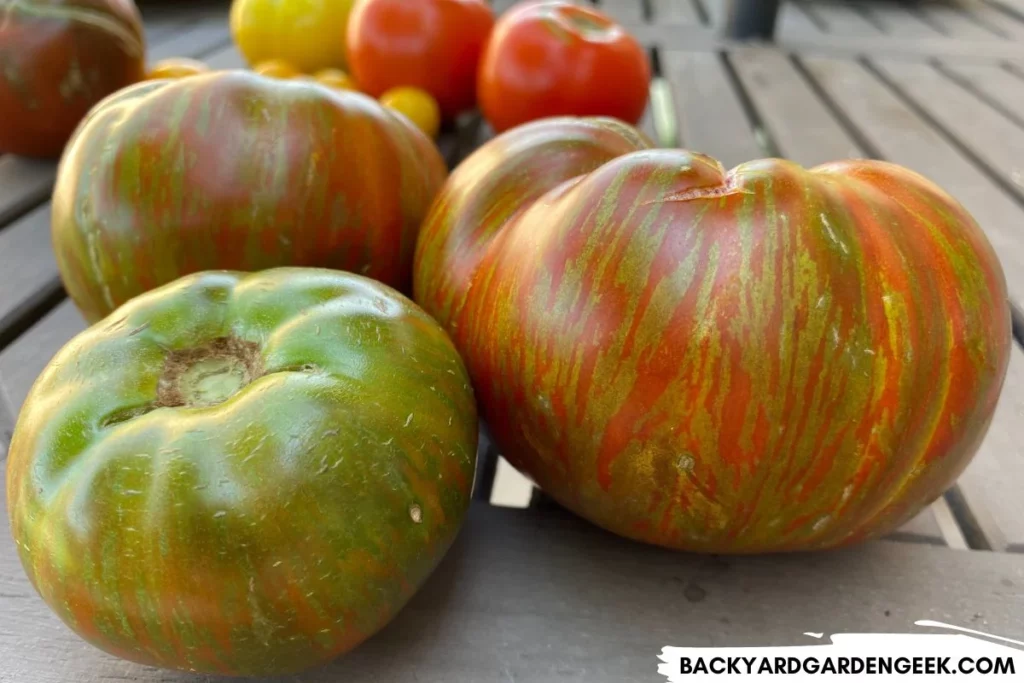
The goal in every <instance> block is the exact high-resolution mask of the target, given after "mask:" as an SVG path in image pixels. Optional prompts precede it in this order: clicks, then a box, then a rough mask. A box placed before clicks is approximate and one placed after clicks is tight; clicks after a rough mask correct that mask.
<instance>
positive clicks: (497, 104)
mask: <svg viewBox="0 0 1024 683" xmlns="http://www.w3.org/2000/svg"><path fill="white" fill-rule="evenodd" d="M650 80H651V67H650V62H649V61H648V59H647V53H646V52H645V51H644V49H643V47H641V46H640V44H639V43H638V42H637V41H636V39H635V38H634V37H633V36H631V35H630V34H629V33H627V32H626V31H625V29H623V28H622V27H621V26H619V25H618V24H616V23H615V22H614V21H613V20H612V19H610V18H609V17H608V16H606V15H604V14H602V13H601V12H598V11H596V10H594V9H591V8H588V7H582V6H578V5H574V4H572V3H571V2H568V1H567V0H551V1H547V2H536V3H527V4H523V5H521V6H520V7H517V8H514V9H512V10H511V11H510V12H508V13H507V14H505V15H504V16H503V17H502V18H501V19H500V20H499V21H498V23H497V24H496V25H495V27H494V33H493V35H492V36H491V40H490V42H489V43H488V44H487V49H486V50H485V51H484V55H483V58H482V59H481V62H480V71H479V81H478V87H477V90H478V94H479V99H480V108H481V109H482V110H483V112H484V116H486V117H487V120H488V121H489V122H490V124H491V125H492V126H493V127H494V129H495V130H496V131H498V132H501V131H503V130H507V129H509V128H512V127H513V126H518V125H519V124H522V123H526V122H527V121H533V120H534V119H541V118H546V117H551V116H612V117H615V118H617V119H621V120H623V121H626V122H627V123H636V122H638V121H639V120H640V118H641V117H642V116H643V113H644V109H645V108H646V107H647V95H648V87H649V83H650Z"/></svg>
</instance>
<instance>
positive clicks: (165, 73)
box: [146, 57, 210, 81]
mask: <svg viewBox="0 0 1024 683" xmlns="http://www.w3.org/2000/svg"><path fill="white" fill-rule="evenodd" d="M209 72H210V67H208V66H207V65H206V64H203V63H202V62H200V61H198V60H195V59H188V58H187V57H172V58H170V59H161V60H160V61H159V62H157V63H156V64H154V65H153V66H151V67H149V70H148V71H147V72H146V80H147V81H155V80H159V79H161V78H188V77H189V76H198V75H199V74H205V73H209Z"/></svg>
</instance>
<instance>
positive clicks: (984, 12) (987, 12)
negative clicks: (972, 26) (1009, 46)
mask: <svg viewBox="0 0 1024 683" xmlns="http://www.w3.org/2000/svg"><path fill="white" fill-rule="evenodd" d="M966 7H967V10H968V11H969V12H970V13H971V14H972V15H973V17H974V19H975V21H978V22H979V23H981V24H983V25H984V26H986V27H987V28H989V29H990V30H992V31H994V32H996V33H999V34H1002V35H1004V36H1006V37H1007V38H1010V39H1011V40H1018V41H1019V40H1021V39H1024V18H1021V17H1019V16H1016V15H1014V14H1012V13H1010V12H1007V11H1005V10H1002V9H999V8H997V7H994V6H993V5H990V4H988V3H987V2H984V1H983V0H979V1H978V2H971V3H969V4H968V5H967V6H966Z"/></svg>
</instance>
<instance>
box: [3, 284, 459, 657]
mask: <svg viewBox="0 0 1024 683" xmlns="http://www.w3.org/2000/svg"><path fill="white" fill-rule="evenodd" d="M476 441H477V419H476V409H475V405H474V402H473V392H472V391H471V389H470V387H469V378H468V376H467V375H466V371H465V367H464V366H463V364H462V361H461V360H460V359H459V355H458V353H457V352H456V350H455V348H454V347H453V346H452V343H451V341H450V340H449V339H448V337H447V336H446V335H445V334H444V331H443V330H441V328H440V327H439V326H438V325H437V323H435V322H434V321H433V320H431V319H430V318H429V317H428V316H427V315H426V314H425V313H424V312H423V311H422V310H420V309H419V307H417V306H415V305H414V304H413V303H412V302H411V301H409V300H408V299H406V298H405V297H403V296H400V295H398V294H397V293H396V292H394V291H393V290H391V289H389V288H388V287H385V286H383V285H381V284H380V283H377V282H374V281H371V280H369V279H366V278H362V277H359V276H356V275H351V274H349V273H339V272H336V271H328V270H318V269H307V268H278V269H272V270H268V271H264V272H262V273H256V274H249V275H246V274H242V273H230V272H215V273H201V274H196V275H192V276H188V277H185V278H182V279H181V280H178V281H176V282H174V283H171V284H169V285H167V286H165V287H162V288H159V289H157V290H154V291H152V292H149V293H147V294H144V295H142V296H139V297H137V298H136V299H134V300H133V301H131V302H130V303H128V304H126V305H125V306H123V307H121V308H120V309H118V311H117V312H115V313H114V314H113V315H111V316H110V317H109V318H108V319H106V320H104V321H103V322H102V323H101V324H99V325H94V326H93V327H92V328H90V329H89V330H88V331H86V332H83V333H82V334H81V335H79V336H78V337H76V338H75V339H74V340H72V341H71V342H69V343H68V345H67V346H66V347H64V349H62V350H61V352H60V353H59V354H58V355H57V357H56V358H55V359H54V360H53V362H52V363H50V365H49V367H47V369H46V370H45V371H44V372H43V374H42V376H41V377H40V379H39V381H38V382H37V383H36V385H35V386H34V387H33V389H32V392H31V394H30V395H29V397H28V399H27V400H26V402H25V406H24V408H23V409H22V412H21V415H20V417H19V419H18V424H17V427H16V429H15V433H14V439H13V441H12V442H11V448H10V454H9V458H8V463H7V492H8V507H9V513H10V519H11V532H12V535H13V537H14V539H15V541H16V543H17V547H18V551H19V554H20V557H21V561H22V564H23V565H24V567H25V570H26V572H27V574H28V576H29V578H30V579H31V580H32V583H33V585H34V586H35V587H36V589H37V590H38V591H39V593H40V594H41V595H42V597H43V598H44V599H45V600H46V602H47V604H48V605H49V606H50V607H51V608H52V609H53V610H54V611H55V612H56V613H57V614H58V615H59V616H60V617H61V618H62V619H63V620H64V621H65V622H66V623H67V624H68V626H70V627H71V628H72V629H73V630H74V631H75V632H77V633H78V634H79V635H81V636H82V637H83V638H85V639H86V640H88V641H89V642H91V643H93V644H94V645H96V646H98V647H100V648H102V649H104V650H106V651H107V652H111V653H113V654H115V655H118V656H120V657H123V658H126V659H129V660H133V661H137V662H142V663H145V664H152V665H158V666H164V667H170V668H175V669H184V670H189V671H199V672H210V673H220V674H232V675H251V676H256V675H271V674H280V673H290V672H295V671H298V670H301V669H306V668H309V667H311V666H314V665H316V664H318V663H322V662H325V661H328V660H330V659H332V658H334V657H336V656H337V655H339V654H341V653H344V652H346V651H348V650H351V649H352V648H354V647H355V646H357V645H358V644H359V643H361V642H362V641H363V640H365V639H366V638H368V637H369V636H371V635H372V634H373V633H375V632H376V631H377V630H378V629H380V628H381V627H382V626H383V625H384V624H386V623H387V622H388V621H389V620H390V619H391V618H392V617H393V616H394V615H395V614H396V613H397V612H398V611H399V610H400V609H401V608H402V606H403V605H404V604H405V603H406V601H407V600H409V598H410V597H411V596H412V595H413V593H415V591H416V590H417V589H418V588H419V587H420V585H421V584H422V583H423V582H424V581H425V580H426V578H427V576H428V575H429V574H430V573H431V572H432V571H433V569H434V567H435V566H436V565H437V563H438V562H439V561H440V560H441V558H442V557H443V556H444V554H445V552H446V551H447V549H448V547H449V546H450V545H451V543H452V541H453V539H454V538H455V535H456V534H457V532H458V530H459V528H460V526H461V524H462V521H463V519H464V517H465V514H466V510H467V508H468V507H469V496H470V489H471V486H472V483H473V473H474V464H475V461H476Z"/></svg>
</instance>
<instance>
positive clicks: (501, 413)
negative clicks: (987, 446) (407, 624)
mask: <svg viewBox="0 0 1024 683" xmlns="http://www.w3.org/2000/svg"><path fill="white" fill-rule="evenodd" d="M415 293H416V297H417V299H418V301H419V302H420V303H421V304H422V305H423V306H424V307H425V308H426V309H427V310H428V311H429V312H431V313H432V314H433V315H434V316H435V317H436V318H437V319H438V320H440V321H441V322H442V323H443V324H444V325H445V326H446V327H447V329H448V330H449V331H450V332H451V334H452V335H453V337H454V339H455V342H456V345H457V346H458V347H459V349H460V351H461V352H462V354H463V357H464V358H465V360H466V362H467V365H468V367H469V369H470V374H471V376H472V378H473V380H474V383H475V385H476V389H477V393H478V400H479V402H480V404H481V408H482V412H483V415H484V417H485V418H486V419H487V420H488V421H489V423H490V427H491V430H492V431H493V433H494V436H495V439H496V441H497V443H498V444H499V446H500V447H501V449H502V452H503V453H504V454H505V455H506V456H507V457H508V458H509V460H510V461H511V462H512V463H513V464H514V465H515V466H516V467H518V468H519V469H521V470H522V471H523V472H524V473H526V474H527V475H529V476H531V477H532V478H533V479H534V480H535V481H536V482H537V483H538V484H539V485H540V486H541V487H542V488H543V490H545V491H546V492H547V493H548V494H549V495H551V496H552V497H553V498H554V499H556V500H557V501H559V502H561V503H562V504H564V505H565V506H566V507H568V508H570V509H572V510H574V511H575V512H577V513H578V514H580V515H582V516H583V517H586V518H588V519H590V520H592V521H593V522H595V523H597V524H599V525H601V526H603V527H605V528H606V529H609V530H611V531H613V532H616V533H618V534H621V535H623V536H627V537H631V538H634V539H638V540H641V541H645V542H649V543H654V544H658V545H662V546H667V547H670V548H678V549H684V550H691V551H703V552H723V553H744V552H762V551H783V550H798V549H813V548H825V547H831V546H836V545H841V544H845V543H850V542H854V541H858V540H861V539H864V538H868V537H873V536H877V535H879V534H882V533H885V532H887V531H889V530H891V529H893V528H895V527H897V526H898V525H900V524H902V523H904V522H905V521H906V520H908V519H909V518H910V517H912V516H913V515H915V514H916V513H917V512H919V511H920V510H921V509H922V507H923V506H925V505H926V504H927V503H929V502H931V501H932V500H933V499H935V498H936V497H937V496H939V495H940V494H941V493H942V492H943V491H944V490H945V489H946V488H947V487H948V486H950V484H951V483H952V482H953V481H954V480H955V479H956V477H957V476H958V475H959V473H960V472H961V471H962V470H963V469H964V467H965V466H966V465H967V463H968V461H969V460H970V459H971V457H972V456H973V454H974V452H975V451H976V449H977V447H978V445H979V443H980V442H981V440H982V437H983V436H984V435H985V432H986V430H987V428H988V424H989V421H990V419H991V417H992V414H993V410H994V408H995V404H996V400H997V398H998V396H999V393H1000V390H1001V387H1002V383H1003V379H1004V376H1005V372H1006V366H1007V363H1008V354H1009V349H1010V334H1009V312H1008V307H1007V303H1006V288H1005V282H1004V278H1003V273H1002V271H1001V269H1000V266H999V263H998V261H997V259H996V256H995V255H994V253H993V250H992V247H991V246H990V245H989V243H988V241H987V240H986V238H985V236H984V235H983V234H982V232H981V230H980V229H979V228H978V226H977V225H976V224H975V222H974V221H973V220H972V218H971V217H970V216H969V215H968V214H967V213H966V212H965V210H964V209H963V208H962V207H961V206H960V205H959V204H958V203H957V202H956V201H955V200H954V199H952V198H951V197H950V196H949V195H948V194H946V193H945V192H944V191H942V190H941V189H939V188H938V187H936V186H935V185H933V184H932V183H930V182H929V181H928V180H926V179H924V178H922V177H921V176H919V175H917V174H915V173H913V172H911V171H909V170H907V169H904V168H900V167H897V166H894V165H891V164H887V163H882V162H876V161H846V162H839V163H833V164H828V165H824V166H821V167H818V168H815V169H811V170H806V169H804V168H801V167H800V166H798V165H796V164H794V163H791V162H787V161H781V160H763V161H753V162H750V163H746V164H743V165H741V166H739V167H737V168H735V169H733V170H732V171H729V172H726V171H725V170H724V169H723V168H722V166H721V164H719V163H718V162H717V161H715V160H714V159H711V158H709V157H707V156H703V155H700V154H695V153H692V152H687V151H682V150H654V149H647V145H646V144H645V143H644V141H643V140H642V139H641V138H640V137H639V136H638V135H637V134H636V132H635V131H633V130H632V129H631V128H629V127H627V126H626V125H625V124H620V123H616V122H614V121H611V120H594V119H591V120H579V119H553V120H547V121H541V122H537V123H535V124H529V125H527V126H523V127H520V128H517V129H514V130H512V131H509V132H508V133H506V134H504V135H502V136H499V137H498V138H496V139H494V140H493V141H491V142H490V143H489V144H487V145H486V146H484V147H483V148H481V149H480V150H479V151H477V152H476V153H475V154H474V155H472V156H471V157H469V158H468V159H467V160H466V161H465V162H464V164H463V165H462V166H461V167H460V168H458V169H457V170H456V171H455V172H453V174H452V175H451V177H450V178H449V180H448V184H447V185H446V186H445V188H444V189H443V190H442V192H441V194H440V196H439V198H438V200H437V201H436V203H435V205H434V208H433V209H432V212H431V215H430V216H429V217H428V219H427V222H426V224H425V226H424V228H423V230H422V232H421V235H420V242H419V245H418V247H417V255H416V265H415Z"/></svg>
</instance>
